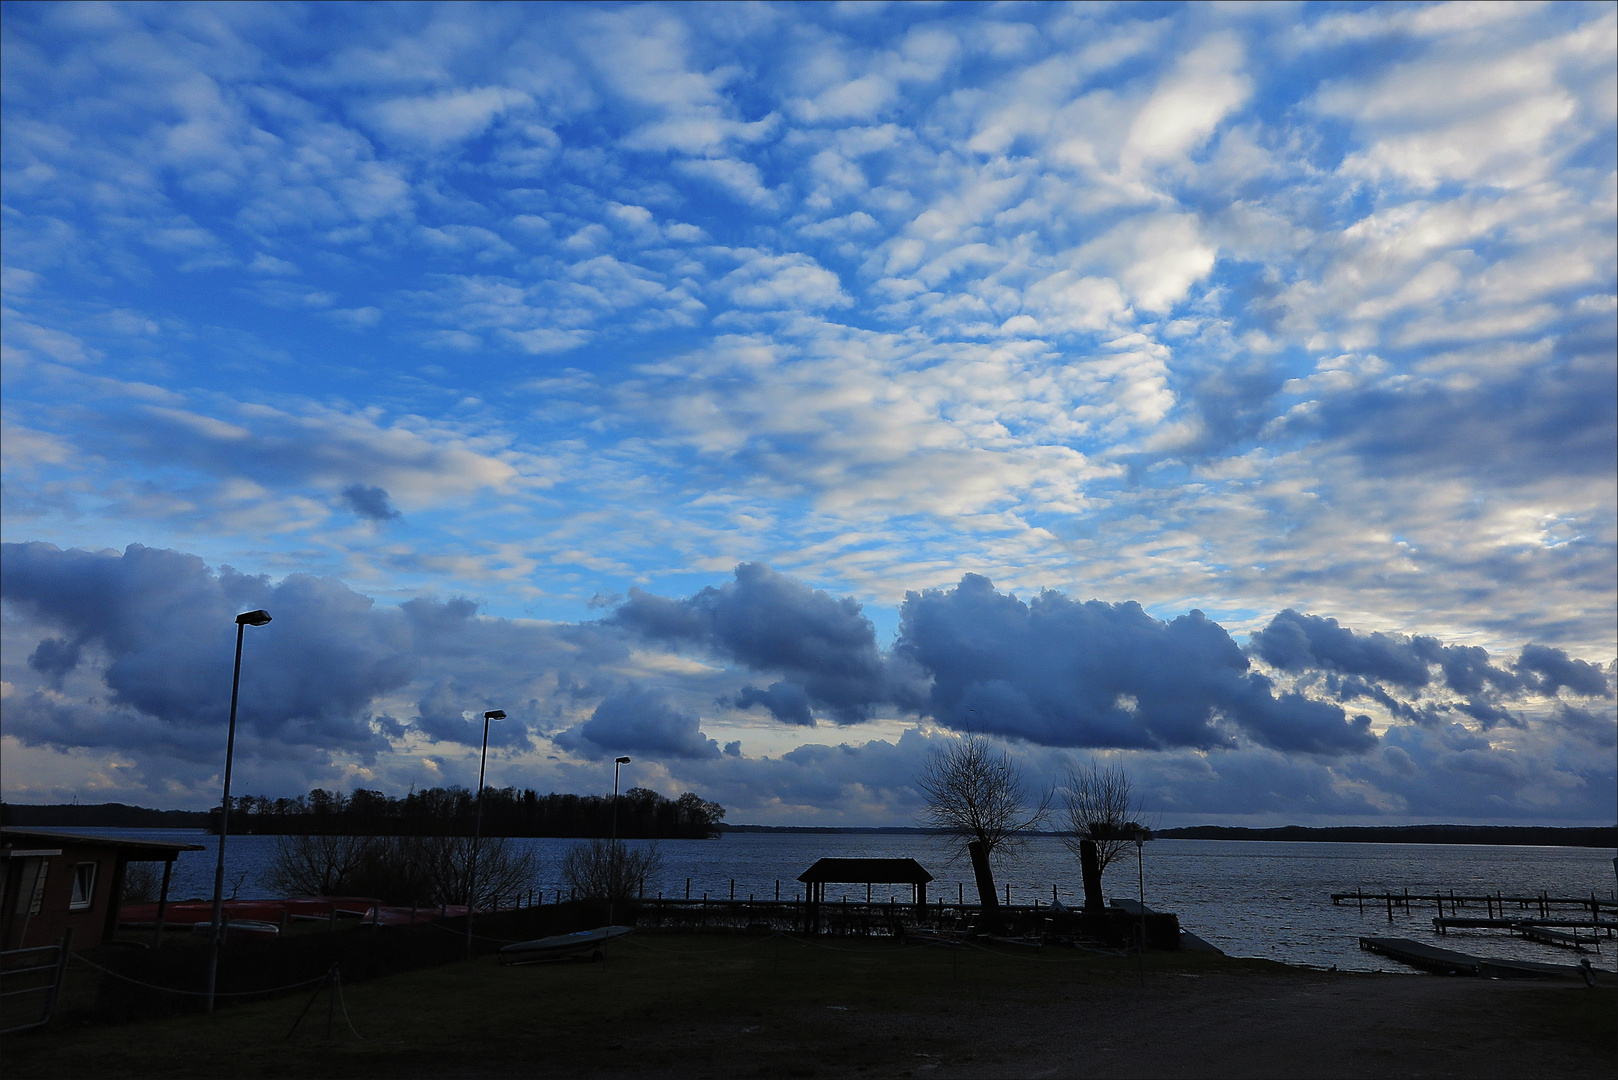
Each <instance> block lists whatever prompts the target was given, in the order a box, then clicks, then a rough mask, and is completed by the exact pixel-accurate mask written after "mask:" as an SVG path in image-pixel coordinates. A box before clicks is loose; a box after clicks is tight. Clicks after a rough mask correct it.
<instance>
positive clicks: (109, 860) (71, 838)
mask: <svg viewBox="0 0 1618 1080" xmlns="http://www.w3.org/2000/svg"><path fill="white" fill-rule="evenodd" d="M202 850H204V848H203V846H202V845H201V844H185V843H177V842H158V841H151V840H125V839H121V838H118V839H115V838H112V837H106V836H87V835H85V834H83V833H72V832H59V831H56V830H54V829H22V828H15V827H12V826H6V827H4V828H0V950H9V949H27V948H32V947H34V946H36V945H50V944H55V943H56V942H59V941H61V939H62V936H63V933H64V931H66V930H69V929H71V930H72V931H73V948H74V949H88V948H92V947H94V946H96V945H99V944H101V943H102V942H103V941H105V940H107V939H109V938H111V937H112V935H113V933H114V931H116V930H117V929H118V906H119V904H120V903H122V902H123V895H124V873H125V870H126V869H127V868H128V866H129V864H130V863H132V862H160V863H162V864H163V888H162V894H161V896H160V897H159V899H158V916H157V918H158V928H157V932H158V934H159V935H161V933H162V924H163V913H164V911H165V910H166V908H167V906H168V895H169V879H170V877H171V876H172V874H173V870H174V860H175V859H177V858H179V856H180V852H182V851H202Z"/></svg>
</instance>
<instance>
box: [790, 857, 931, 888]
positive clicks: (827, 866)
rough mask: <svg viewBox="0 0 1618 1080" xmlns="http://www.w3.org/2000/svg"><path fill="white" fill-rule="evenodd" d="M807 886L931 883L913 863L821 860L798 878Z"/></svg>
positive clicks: (923, 870) (896, 860)
mask: <svg viewBox="0 0 1618 1080" xmlns="http://www.w3.org/2000/svg"><path fill="white" fill-rule="evenodd" d="M798 880H799V881H802V882H805V883H806V884H815V885H819V884H823V883H827V882H830V883H835V884H850V883H857V882H868V883H873V884H874V883H877V882H881V883H883V884H892V883H894V882H899V883H902V884H906V885H925V884H927V882H929V881H931V880H933V875H931V874H929V873H928V872H927V871H926V870H925V869H924V868H923V867H922V865H921V864H920V863H919V862H917V861H916V860H915V859H821V860H819V861H817V862H816V863H815V864H814V865H813V866H811V867H810V868H809V869H807V870H805V871H804V872H803V873H801V874H799V875H798Z"/></svg>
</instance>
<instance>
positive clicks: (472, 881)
mask: <svg viewBox="0 0 1618 1080" xmlns="http://www.w3.org/2000/svg"><path fill="white" fill-rule="evenodd" d="M505 718H506V714H505V712H504V711H502V710H500V709H491V710H490V711H489V712H486V713H484V714H483V753H482V755H481V756H480V757H479V758H478V802H477V806H478V808H477V812H476V813H475V814H474V815H473V817H472V865H471V866H470V867H468V868H467V871H466V955H467V956H471V955H472V901H473V899H474V898H475V897H476V896H477V884H478V841H479V840H480V839H482V837H483V770H484V767H485V766H487V765H488V763H489V721H490V720H504V719H505Z"/></svg>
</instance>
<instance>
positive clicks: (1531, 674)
mask: <svg viewBox="0 0 1618 1080" xmlns="http://www.w3.org/2000/svg"><path fill="white" fill-rule="evenodd" d="M1516 667H1517V673H1518V674H1519V675H1521V676H1522V677H1523V680H1524V682H1525V683H1528V684H1530V685H1531V686H1532V687H1533V688H1534V689H1535V690H1537V691H1538V692H1539V693H1541V694H1554V693H1556V692H1557V691H1558V690H1560V689H1563V688H1566V689H1567V690H1568V691H1569V692H1571V693H1574V694H1578V695H1579V696H1581V697H1603V698H1610V697H1612V696H1613V679H1612V676H1611V675H1610V674H1609V673H1608V672H1605V671H1602V670H1601V668H1599V667H1597V666H1596V665H1595V664H1592V663H1589V662H1587V661H1584V660H1576V659H1574V658H1572V657H1570V656H1568V654H1567V653H1565V652H1563V651H1562V650H1561V649H1553V648H1551V647H1550V646H1548V645H1527V646H1524V647H1523V651H1522V654H1521V655H1520V656H1518V657H1517V664H1516Z"/></svg>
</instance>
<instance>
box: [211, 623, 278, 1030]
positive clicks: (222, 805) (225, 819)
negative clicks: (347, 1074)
mask: <svg viewBox="0 0 1618 1080" xmlns="http://www.w3.org/2000/svg"><path fill="white" fill-rule="evenodd" d="M269 621H270V613H269V612H268V611H244V612H242V613H241V614H240V615H238V616H236V673H235V674H234V675H232V676H231V679H230V734H228V735H226V736H225V794H224V797H223V798H222V799H221V800H220V802H219V861H218V862H217V863H216V864H215V865H214V871H213V925H212V926H211V927H209V930H210V931H211V933H210V934H209V935H208V936H209V937H210V938H211V940H210V941H209V943H208V999H207V1011H208V1012H213V997H214V987H215V986H216V985H217V984H218V982H219V941H220V939H221V938H223V937H224V936H225V927H224V922H225V838H226V837H227V836H229V835H230V766H231V762H232V759H234V758H235V756H236V700H237V698H238V696H239V695H240V691H241V688H242V633H243V631H245V630H246V629H247V628H248V627H249V626H263V625H264V624H265V623H267V622H269Z"/></svg>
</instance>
